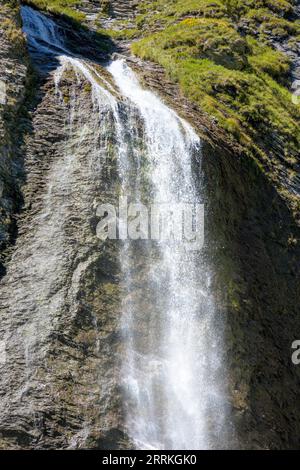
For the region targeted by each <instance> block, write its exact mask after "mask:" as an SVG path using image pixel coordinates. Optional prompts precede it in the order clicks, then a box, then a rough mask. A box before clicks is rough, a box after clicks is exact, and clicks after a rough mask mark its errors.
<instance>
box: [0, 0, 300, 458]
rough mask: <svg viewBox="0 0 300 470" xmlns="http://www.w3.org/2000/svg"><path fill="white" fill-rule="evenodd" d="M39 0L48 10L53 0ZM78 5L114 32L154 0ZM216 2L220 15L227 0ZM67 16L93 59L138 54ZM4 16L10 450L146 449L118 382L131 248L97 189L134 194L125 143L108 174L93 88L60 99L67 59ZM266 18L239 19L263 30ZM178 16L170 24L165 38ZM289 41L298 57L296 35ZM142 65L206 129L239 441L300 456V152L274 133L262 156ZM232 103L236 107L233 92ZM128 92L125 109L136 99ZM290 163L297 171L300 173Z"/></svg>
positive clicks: (2, 223)
mask: <svg viewBox="0 0 300 470" xmlns="http://www.w3.org/2000/svg"><path fill="white" fill-rule="evenodd" d="M26 3H31V4H32V3H34V4H38V6H39V7H42V8H44V7H45V5H44V4H45V2H26ZM46 3H47V2H46ZM53 3H55V2H53ZM58 3H59V2H58ZM76 3H77V4H78V3H80V5H79V8H78V7H77V6H76V7H75V8H74V11H75V12H76V13H78V12H79V13H80V14H81V15H84V20H82V21H83V23H84V24H85V25H87V26H88V27H90V28H91V29H92V30H93V34H95V31H97V29H98V26H97V21H99V18H100V22H101V27H102V28H103V27H104V28H105V27H106V28H116V30H119V29H120V30H125V29H126V28H127V27H128V24H129V26H130V28H131V29H133V28H135V27H136V24H135V20H134V18H135V16H134V12H136V9H137V8H139V7H140V5H139V2H135V1H132V2H125V1H117V0H115V1H110V2H105V1H103V2H100V5H99V2H93V1H82V2H76ZM179 3H180V2H179ZM181 3H182V2H181ZM191 3H193V2H191ZM205 3H209V2H205ZM215 3H216V5H215V6H214V11H215V10H218V8H217V6H218V5H219V3H220V2H215ZM221 3H222V4H223V2H221ZM271 3H276V2H271ZM284 3H287V2H284ZM289 3H290V2H289ZM50 4H52V2H48V5H47V8H48V7H50V6H51V5H50ZM219 6H220V5H219ZM53 8H54V7H53ZM220 8H221V7H220ZM72 11H73V10H72ZM193 11H194V10H193V9H192V11H191V12H189V13H188V15H187V18H189V17H190V16H194V13H193ZM218 11H219V14H220V15H221V13H222V11H221V10H218ZM220 11H221V13H220ZM54 13H55V19H56V21H58V23H59V24H60V25H61V27H62V28H63V30H64V31H65V32H66V35H67V36H68V38H69V45H70V48H72V47H73V48H74V49H73V50H74V51H75V49H77V48H78V49H80V53H81V54H82V55H83V56H84V57H85V58H86V60H90V61H95V60H97V61H98V62H99V61H100V62H101V60H102V61H105V60H106V59H108V58H109V57H110V55H111V54H112V53H113V52H115V51H118V52H119V53H120V52H122V53H123V54H126V56H127V57H128V56H129V52H128V47H127V45H128V40H129V39H128V33H126V34H127V37H126V34H125V36H124V37H123V38H121V42H120V43H119V42H118V40H117V39H116V37H115V35H113V34H111V35H110V36H111V38H107V37H103V36H101V35H103V34H104V32H103V31H102V29H101V32H100V33H101V34H100V33H99V31H98V33H97V34H96V36H95V35H94V36H93V35H91V33H90V32H89V31H87V30H86V29H80V27H81V24H80V25H79V24H78V19H77V20H76V21H75V19H74V17H73V18H72V22H69V20H68V12H67V13H66V12H64V17H63V18H62V17H61V16H60V15H59V13H60V12H59V10H54ZM146 13H147V12H145V11H144V14H145V15H146ZM184 15H185V16H184V19H187V18H186V14H184ZM204 16H206V13H205V15H204ZM208 16H209V15H208ZM81 18H82V17H81ZM0 19H1V26H0V29H1V51H0V54H1V65H0V74H1V75H0V79H1V80H2V82H3V83H4V84H5V97H4V98H3V99H2V104H1V105H0V106H1V108H0V112H1V122H0V125H1V128H0V131H1V135H0V138H1V159H0V210H1V220H0V244H1V245H0V248H1V273H0V274H1V276H2V277H3V279H2V285H1V320H0V332H1V337H0V340H1V341H5V344H6V354H7V357H8V358H10V359H9V360H8V361H6V362H5V363H3V364H2V363H1V364H0V367H1V385H0V395H1V407H0V447H1V448H5V449H15V448H17V449H21V448H26V449H28V448H34V449H39V448H42V449H45V448H46V449H49V448H57V449H61V448H128V447H130V446H131V445H132V444H131V443H130V442H129V438H128V436H127V435H126V432H125V430H124V410H123V406H122V400H121V390H120V385H119V382H118V374H119V369H120V356H121V355H122V339H121V335H120V315H121V307H120V299H121V297H122V290H121V285H120V266H119V265H118V262H117V261H116V260H117V259H118V256H117V254H116V253H117V246H116V245H115V244H114V243H111V244H110V245H109V246H108V249H107V250H102V246H101V243H100V241H99V240H98V239H97V238H96V237H95V226H96V223H97V222H96V220H95V205H96V204H97V203H99V200H98V199H97V197H96V195H98V194H99V193H100V194H105V195H106V196H108V197H111V198H112V200H113V198H114V197H115V194H117V193H118V190H119V181H118V177H117V174H116V161H115V154H114V150H113V148H110V149H109V151H108V152H107V155H106V157H105V156H103V158H104V157H105V158H107V162H106V165H105V167H106V170H105V172H102V171H100V168H99V165H98V162H97V159H96V156H95V155H93V154H91V152H90V150H91V148H96V149H97V151H100V150H99V149H101V148H102V147H103V146H102V147H101V144H103V142H100V141H96V142H95V134H96V133H95V127H96V126H97V122H96V121H95V112H94V107H93V106H94V105H93V100H92V96H91V89H90V85H89V83H88V82H87V81H85V80H83V79H82V78H81V80H77V81H76V75H75V73H74V70H72V69H70V70H68V71H67V72H66V73H64V75H63V77H62V78H61V85H60V90H59V93H60V94H59V95H58V90H57V89H56V87H55V81H54V80H53V71H54V70H55V68H56V66H57V64H55V63H54V64H51V63H48V64H45V63H43V60H41V58H40V57H38V56H36V55H34V54H32V51H31V62H30V60H29V51H28V49H27V48H26V46H25V44H24V37H23V34H22V32H21V23H20V16H19V5H18V2H14V1H10V2H2V4H1V7H0ZM177 19H178V20H179V19H182V17H181V16H180V15H179V16H178V17H177ZM250 19H251V21H250V20H249V18H248V20H249V21H248V23H247V24H243V25H242V24H240V25H239V26H240V27H241V28H242V27H244V28H246V27H247V28H250V27H252V28H253V21H254V20H253V18H252V17H251V18H250ZM239 20H240V18H239ZM74 21H75V22H76V26H77V27H78V28H79V29H77V28H75V26H74ZM118 21H123V22H124V21H125V25H124V24H123V25H121V26H120V24H119V23H118ZM164 21H165V18H159V17H157V18H156V17H155V18H154V23H152V24H154V29H153V31H152V32H154V33H157V32H158V31H159V29H160V28H159V25H160V22H161V24H162V26H163V25H164ZM255 21H258V20H255ZM80 23H81V20H80ZM141 24H144V23H141ZM149 24H150V23H149ZM275 35H276V34H275ZM96 40H97V43H96V42H95V41H96ZM271 40H272V41H274V38H273V37H271ZM79 43H80V47H78V44H79ZM276 47H279V48H281V49H282V50H283V51H285V53H286V47H287V42H284V43H283V42H282V41H281V42H280V44H279V46H278V44H277V43H276ZM136 50H137V49H136ZM295 50H296V49H295V48H294V53H293V54H294V56H293V60H294V64H295V66H294V73H295V75H294V78H295V77H296V78H297V68H296V72H295V67H297V61H298V56H297V53H295ZM76 52H77V50H76ZM295 54H296V56H295ZM140 55H142V56H143V54H142V53H141V54H140ZM145 57H148V56H147V54H146V55H145ZM149 58H152V57H149ZM128 61H129V62H130V63H131V65H132V67H133V68H134V69H135V70H136V72H137V73H138V74H139V76H140V78H141V79H142V80H143V83H144V84H145V86H147V87H149V88H150V89H153V90H155V92H156V93H157V94H159V95H160V96H161V97H163V99H164V100H165V101H166V102H167V103H168V104H169V105H170V106H171V107H173V108H174V109H176V111H177V112H178V113H179V114H180V115H181V116H182V117H184V118H186V119H187V120H188V121H189V122H191V123H192V124H193V126H194V127H195V128H196V129H197V131H198V133H199V134H200V135H201V137H202V138H203V171H204V174H205V186H206V199H207V201H206V206H207V213H208V217H207V219H208V221H209V222H208V226H207V238H208V239H209V240H210V244H209V246H208V248H207V249H208V251H209V254H210V256H211V258H212V259H213V260H214V266H215V272H216V274H215V277H214V280H213V283H214V288H215V292H216V298H217V308H218V313H219V314H220V316H222V318H226V322H227V328H226V350H227V357H228V364H229V366H228V369H229V379H230V401H231V403H230V405H231V408H232V416H233V421H234V424H235V428H236V439H237V442H238V443H237V442H236V441H234V442H232V443H231V444H232V446H234V447H240V448H247V449H253V448H257V449H296V448H297V447H298V446H299V434H300V428H299V423H300V409H299V405H298V403H299V390H298V384H299V375H300V369H299V367H298V368H297V367H296V366H295V365H293V364H292V362H291V344H292V342H293V341H294V340H295V339H298V338H299V336H300V324H299V314H298V305H299V300H300V290H299V289H300V287H299V286H300V284H299V275H300V273H299V259H300V246H299V236H300V233H299V212H298V207H299V206H298V197H299V184H298V170H299V149H298V154H297V153H295V154H294V153H293V155H292V158H293V161H292V162H291V161H290V162H288V161H287V157H288V156H287V155H285V156H283V152H284V150H283V149H284V145H282V142H281V141H278V140H277V137H276V136H275V137H274V142H272V136H271V137H270V136H268V139H267V141H265V144H264V145H266V146H267V145H268V144H269V145H270V147H272V152H270V154H268V155H267V157H266V158H267V161H263V165H261V164H258V163H257V158H256V156H255V158H253V154H251V152H250V153H249V152H248V151H246V150H245V146H244V143H243V142H240V141H239V139H238V137H237V136H236V137H235V138H232V134H230V132H229V134H228V129H225V128H224V127H222V125H220V122H217V120H216V119H212V116H211V115H210V113H209V112H208V111H207V109H206V110H203V109H202V108H201V106H200V105H199V102H195V101H193V100H191V99H190V97H189V96H186V94H185V95H184V93H183V92H182V89H180V88H179V85H178V83H176V81H174V79H173V78H174V77H172V76H171V77H170V76H167V75H166V73H165V70H164V68H163V67H162V66H161V65H159V64H154V63H153V62H149V61H143V60H141V59H137V58H136V57H132V56H130V57H128ZM158 62H160V61H159V60H158ZM30 63H31V65H30ZM93 63H94V62H93ZM32 65H33V67H34V70H35V72H34V75H33V72H32V71H31V67H32ZM45 65H46V67H45ZM97 67H99V70H100V71H101V72H100V73H101V74H102V75H104V76H105V77H106V79H107V80H108V81H109V80H110V78H109V76H108V75H105V72H104V71H103V70H102V69H101V65H99V64H98V65H97ZM0 84H1V82H0ZM276 86H277V85H276ZM278 86H279V85H278ZM227 91H228V90H227ZM227 91H226V92H227ZM229 92H230V90H229ZM115 93H116V96H118V92H117V90H115ZM222 99H224V100H225V102H226V95H224V94H223V95H222ZM118 100H119V103H120V106H123V107H124V108H123V110H124V116H125V115H126V113H127V112H128V110H127V109H126V105H125V104H124V102H123V100H122V99H121V97H120V96H119V97H118ZM70 116H72V118H71V119H70ZM111 119H112V117H111V116H109V115H108V118H107V121H106V122H105V127H104V128H103V129H102V131H103V139H104V140H105V133H106V134H107V135H110V132H111V121H110V120H111ZM295 122H296V119H295ZM269 124H270V126H272V123H269ZM296 126H299V122H298V123H297V122H296ZM110 137H111V138H112V140H113V139H114V137H113V136H110ZM279 140H280V138H279ZM277 144H278V145H277ZM274 148H275V153H274V151H273V150H274ZM274 155H275V156H274ZM290 156H291V155H290ZM274 159H275V160H274ZM87 162H89V163H88V164H87ZM260 163H261V162H260ZM290 165H292V167H293V168H292V170H293V172H296V174H294V173H293V175H291V173H290V172H291V167H290ZM275 167H276V168H275ZM273 170H274V172H273ZM273 176H274V178H273ZM41 232H42V235H43V236H42V238H43V240H44V243H43V244H42V245H40V239H41V236H40V235H41ZM12 292H13V293H14V294H13V295H11V293H12ZM32 299H34V301H33V300H32ZM41 313H42V315H41ZM29 317H30V321H29ZM41 318H42V320H41Z"/></svg>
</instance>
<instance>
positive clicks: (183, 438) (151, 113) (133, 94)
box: [13, 7, 228, 450]
mask: <svg viewBox="0 0 300 470" xmlns="http://www.w3.org/2000/svg"><path fill="white" fill-rule="evenodd" d="M22 17H23V23H24V31H25V32H26V34H27V38H28V41H29V44H30V47H31V48H32V49H33V50H35V51H36V52H37V53H39V54H43V55H44V56H45V57H47V56H55V57H56V59H57V61H58V65H57V68H56V70H55V71H54V73H53V80H54V83H55V89H56V93H57V99H62V96H61V94H60V91H61V90H60V89H61V82H62V80H63V77H64V74H65V72H66V71H67V70H72V71H73V72H74V76H75V80H77V81H78V82H82V83H83V82H88V83H89V85H90V89H91V90H90V94H91V99H92V103H93V110H94V115H95V116H94V117H93V129H92V132H93V135H94V147H93V148H92V149H90V153H91V157H90V158H91V161H86V163H85V164H86V165H87V167H89V172H87V173H86V174H85V177H89V178H91V179H96V178H98V177H99V178H100V176H99V175H100V173H101V172H103V170H104V169H105V165H106V156H107V155H106V154H107V152H108V145H109V144H111V142H113V145H114V153H115V156H116V159H117V168H118V181H119V192H120V195H122V196H126V197H127V198H128V200H130V201H131V202H133V203H141V202H143V203H144V204H145V205H146V206H147V207H150V206H151V204H153V203H158V204H163V205H165V204H169V205H172V204H177V205H180V204H184V203H189V204H193V205H195V204H200V203H201V202H202V200H203V184H202V176H201V141H200V139H199V137H198V136H197V135H196V133H195V131H194V130H193V129H192V127H191V126H190V125H189V124H188V123H187V122H185V121H184V120H183V119H181V118H180V117H179V116H177V114H176V113H175V112H174V111H172V110H171V109H169V108H168V107H167V106H166V105H165V104H164V103H163V102H162V100H161V99H160V98H158V97H157V96H156V95H154V94H153V93H152V92H150V91H146V90H144V89H143V88H142V86H141V85H140V83H139V81H138V79H137V77H136V76H135V74H134V72H133V71H132V70H131V69H130V68H129V67H128V65H127V64H126V63H125V61H124V60H120V59H118V60H115V61H113V62H111V63H110V64H109V65H108V66H107V72H108V73H109V74H111V77H112V78H113V81H114V83H115V86H113V85H111V83H110V81H107V80H106V79H105V78H104V77H103V76H101V72H100V71H99V68H98V66H97V65H96V64H93V63H91V62H89V61H88V60H83V58H81V57H75V56H74V55H73V54H71V53H70V52H69V51H68V48H67V47H66V45H65V42H64V34H63V32H62V31H61V30H60V28H59V27H57V25H56V24H55V23H54V22H53V21H52V20H51V19H49V18H48V17H46V16H44V15H42V14H41V13H39V12H36V11H34V10H32V9H31V8H29V7H23V8H22ZM44 61H45V59H44ZM74 106H75V105H74V104H73V103H71V106H70V109H71V110H72V108H74ZM82 120H83V121H84V117H82ZM71 121H72V116H70V122H71ZM74 125H75V124H74ZM111 127H112V128H113V129H112V130H111V129H110V128H111ZM108 128H109V129H110V132H111V134H112V135H113V137H109V138H108V137H107V138H106V137H105V133H107V132H108ZM73 150H74V149H73ZM103 155H104V158H102V157H103ZM75 157H76V155H75ZM75 157H74V158H71V155H69V156H65V159H64V160H62V161H61V162H59V164H58V165H57V168H56V170H55V171H54V172H52V178H53V181H49V187H48V194H47V195H46V196H45V203H44V207H45V211H46V212H45V213H42V214H41V216H44V217H45V218H46V219H47V218H48V219H47V220H49V225H51V226H52V227H55V231H56V232H58V233H57V234H56V232H55V234H56V236H57V240H58V241H59V243H61V246H60V247H57V246H53V243H52V242H51V237H53V233H52V231H48V229H47V225H46V226H45V225H44V228H43V233H40V232H37V233H36V239H34V241H33V243H32V250H33V251H34V253H33V256H35V257H36V258H38V257H39V256H41V255H42V254H43V253H42V250H43V248H42V247H41V246H40V238H42V237H43V240H44V241H45V240H46V242H47V240H48V244H49V245H48V251H49V253H47V255H48V256H49V260H50V263H52V262H53V270H52V272H53V273H54V274H53V275H55V276H56V275H57V276H59V275H60V273H59V270H60V266H59V265H58V264H56V259H57V256H56V252H57V251H59V250H62V249H63V247H64V243H65V241H64V235H63V233H62V231H63V229H62V223H63V221H64V217H65V214H64V210H67V208H65V203H64V198H62V205H61V208H60V212H59V214H56V213H55V212H53V211H52V206H51V197H52V193H53V191H57V192H59V191H60V186H59V185H62V187H61V189H62V190H63V188H64V185H65V186H66V185H67V181H68V178H70V176H72V175H73V174H75V173H76V172H78V171H79V170H78V167H77V165H79V163H77V162H76V159H75ZM82 165H83V163H82V162H81V166H82ZM93 165H94V166H93ZM94 167H96V168H97V169H98V170H99V173H97V172H96V173H95V172H94V171H93V168H94ZM98 170H97V171H98ZM51 191H52V193H51ZM99 191H100V190H99ZM99 196H101V194H99ZM82 197H83V198H84V197H85V195H84V194H83V195H82ZM117 199H118V198H117V197H116V198H115V200H117ZM108 202H111V201H108ZM53 210H54V209H53ZM54 245H55V244H54ZM119 246H120V250H119V260H120V266H121V273H120V283H121V287H122V293H123V295H122V317H121V318H120V323H121V330H122V344H123V346H122V353H121V355H122V367H121V370H120V383H121V384H122V390H123V403H124V409H125V413H126V416H125V423H124V426H125V428H126V430H127V432H128V434H129V436H130V438H131V439H132V441H133V443H134V445H135V447H137V448H139V449H178V450H179V449H212V448H225V447H226V445H227V442H226V433H227V428H228V412H227V399H226V387H225V374H226V371H225V366H224V357H223V344H222V343H223V337H222V335H223V321H222V319H221V318H219V317H218V315H217V312H216V307H215V300H214V292H213V288H212V277H213V270H212V266H211V265H210V263H209V260H207V256H206V253H205V249H204V250H203V249H199V250H188V249H186V246H185V245H184V244H182V243H180V242H178V240H177V241H176V240H172V239H170V240H168V239H167V238H166V239H160V240H156V241H152V240H123V241H120V243H119ZM51 250H52V251H51ZM60 259H62V254H61V253H60ZM31 261H32V260H31ZM37 262H38V260H37ZM54 265H55V269H54ZM24 269H25V268H24ZM45 269H46V267H45ZM45 269H44V271H42V272H41V273H40V274H39V276H37V278H36V282H37V283H38V284H36V286H37V287H36V288H39V286H43V288H44V290H45V299H44V300H45V302H46V299H48V298H49V296H50V295H51V292H50V290H51V289H50V286H49V290H47V291H46V286H45V284H47V282H49V279H48V277H47V275H46V271H45ZM54 282H55V279H53V283H54ZM39 283H40V284H39ZM34 294H35V291H34V287H33V286H30V285H29V286H27V287H26V298H27V301H28V299H29V300H30V296H32V295H34ZM17 301H18V299H17V300H16V301H15V303H14V306H13V308H14V309H15V310H18V305H17ZM42 301H43V298H42ZM59 301H60V302H63V299H62V297H61V296H60V297H59ZM47 302H48V300H47ZM53 302H54V300H53ZM50 305H51V304H50ZM48 306H49V303H48V304H47V305H46V307H47V308H48ZM46 307H45V308H46ZM53 308H54V307H53ZM45 316H46V314H45ZM32 321H34V320H32ZM40 321H41V320H39V322H40ZM48 322H50V319H48ZM49 328H50V326H49ZM27 330H28V328H27ZM99 393H101V391H100V390H99Z"/></svg>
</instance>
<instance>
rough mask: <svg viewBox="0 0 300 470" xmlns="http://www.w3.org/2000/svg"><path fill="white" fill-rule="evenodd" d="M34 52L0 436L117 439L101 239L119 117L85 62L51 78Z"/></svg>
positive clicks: (8, 284) (8, 286) (114, 352)
mask: <svg viewBox="0 0 300 470" xmlns="http://www.w3.org/2000/svg"><path fill="white" fill-rule="evenodd" d="M33 60H34V61H38V62H37V64H38V67H39V69H38V70H39V71H40V72H42V75H41V78H40V81H39V86H38V88H39V89H38V96H37V97H36V99H35V109H34V111H33V113H32V116H31V118H30V117H29V116H28V117H27V120H26V125H27V127H28V128H30V129H31V130H30V133H27V136H26V144H25V145H24V147H23V151H24V155H23V156H24V161H25V163H24V172H25V174H26V183H25V185H24V186H23V196H24V207H23V212H22V216H21V217H20V220H19V224H18V229H19V233H18V239H17V243H16V246H15V249H14V253H13V256H12V259H11V260H10V263H9V264H8V269H7V275H6V276H5V277H4V279H3V283H2V285H1V326H0V336H1V351H2V353H3V351H5V354H3V355H2V356H1V364H0V367H1V385H0V395H1V407H0V422H1V424H0V436H1V437H0V445H1V448H80V447H84V448H88V447H91V448H93V447H104V448H105V447H113V448H115V447H118V446H119V445H120V444H119V442H120V441H122V439H123V440H124V439H125V437H124V435H123V433H122V416H121V415H122V406H121V404H120V400H119V397H120V393H119V381H118V359H117V356H118V353H119V351H118V350H119V348H120V339H119V329H120V320H119V307H118V305H119V303H118V285H117V275H118V273H119V269H118V266H117V264H118V257H117V255H116V253H115V247H114V245H113V242H112V244H111V246H106V249H105V251H104V250H103V247H102V246H101V242H100V241H99V240H98V238H97V237H96V225H97V220H96V207H97V204H99V203H100V202H101V195H102V196H103V197H104V196H105V198H106V200H107V198H109V195H110V194H115V192H116V187H115V185H116V184H117V180H116V168H115V159H114V154H115V151H114V148H113V141H114V135H113V128H112V122H113V116H112V114H111V110H110V107H109V106H108V105H107V103H106V101H105V93H104V92H103V97H102V98H103V103H102V104H103V107H102V106H101V109H100V107H99V108H97V109H96V108H95V102H94V100H93V99H92V93H91V91H92V90H91V84H90V82H89V81H87V80H85V78H84V76H82V75H81V74H80V71H79V70H76V69H75V68H73V67H72V66H70V67H67V68H66V70H63V71H62V75H61V76H60V75H59V76H57V77H56V79H54V78H55V77H54V76H53V74H52V72H51V68H55V67H54V66H53V67H51V57H50V58H49V61H48V63H47V64H46V69H43V65H44V64H43V60H42V59H41V56H40V55H37V56H33ZM55 60H56V59H54V58H53V61H54V62H55ZM57 66H58V64H56V67H57ZM40 72H38V73H40ZM58 82H59V86H58ZM56 86H57V88H56ZM100 98H101V97H100ZM100 115H101V119H100ZM100 122H101V123H102V124H99V123H100ZM108 142H111V151H109V149H108ZM12 292H13V295H12ZM2 345H3V347H2ZM123 446H126V443H124V442H123Z"/></svg>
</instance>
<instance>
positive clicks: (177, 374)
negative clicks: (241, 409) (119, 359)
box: [108, 60, 227, 449]
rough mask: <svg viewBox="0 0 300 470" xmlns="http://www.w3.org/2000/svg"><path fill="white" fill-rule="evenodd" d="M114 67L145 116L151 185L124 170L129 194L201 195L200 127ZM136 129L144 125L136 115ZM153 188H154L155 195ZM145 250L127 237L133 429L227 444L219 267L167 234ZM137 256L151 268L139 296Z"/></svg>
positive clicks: (183, 443) (179, 444) (155, 443)
mask: <svg viewBox="0 0 300 470" xmlns="http://www.w3.org/2000/svg"><path fill="white" fill-rule="evenodd" d="M108 70H109V71H110V72H111V74H112V75H113V77H114V79H115V82H116V83H117V85H118V88H119V89H120V91H121V93H122V95H123V96H124V97H126V98H127V99H128V100H129V102H130V103H131V106H132V107H133V108H134V109H135V110H137V112H138V114H139V115H140V116H141V119H142V121H143V124H144V127H143V141H144V155H143V158H140V160H137V161H136V165H137V166H138V167H139V168H140V172H142V173H143V172H146V177H145V179H146V183H145V181H143V180H142V178H139V179H138V180H136V183H135V185H134V184H133V181H132V178H131V177H130V174H129V173H128V174H127V175H123V191H124V193H125V194H126V195H127V196H128V197H129V198H131V199H133V200H135V201H137V200H138V201H137V202H140V199H139V198H141V197H142V199H143V198H144V200H145V199H146V201H147V202H148V204H151V203H152V202H155V201H156V202H158V203H161V204H167V205H170V207H172V204H174V203H175V204H176V203H182V202H187V203H199V202H200V201H201V192H202V188H201V184H199V179H201V177H200V175H199V171H200V158H201V142H200V140H199V138H198V137H197V135H196V134H195V132H194V131H193V129H192V128H191V127H190V126H189V125H188V124H187V123H186V122H184V121H183V120H181V119H180V118H179V117H178V116H177V115H176V114H175V113H174V112H173V111H171V110H170V109H169V108H167V107H166V106H165V105H164V104H163V103H162V102H161V100H160V99H159V98H157V97H156V96H155V95H154V94H153V93H151V92H149V91H145V90H144V89H142V87H141V86H140V84H139V82H138V80H137V79H136V77H135V75H134V73H133V72H132V71H131V70H130V69H129V68H128V66H127V65H126V64H125V63H124V62H123V61H120V60H119V61H115V62H113V63H112V64H111V65H110V66H109V68H108ZM133 115H134V114H133ZM129 119H130V116H129ZM129 127H130V128H131V129H132V130H133V131H132V132H134V129H135V122H134V120H132V122H131V124H130V126H129ZM194 160H195V161H194ZM193 162H194V163H195V164H196V168H197V172H198V174H197V175H195V174H193V170H192V167H193ZM145 186H146V188H147V187H148V188H151V189H150V190H148V192H147V190H146V194H145ZM142 252H143V255H142V258H143V261H142V262H141V264H138V263H139V262H138V257H139V253H140V249H136V248H135V246H134V243H132V242H129V243H127V244H125V246H124V247H123V252H122V260H123V270H124V275H125V278H126V280H127V286H126V288H127V296H125V298H124V301H123V314H124V316H123V326H124V334H125V335H126V339H127V356H126V360H125V361H124V367H123V379H124V382H125V389H126V390H127V399H128V403H129V405H128V406H127V413H128V414H127V419H128V426H129V429H130V430H131V435H132V437H133V438H134V440H135V442H136V444H137V445H138V446H139V447H140V448H154V449H168V448H169V449H209V448H213V447H215V446H217V447H222V446H224V445H225V446H226V432H225V428H226V426H225V419H226V414H227V413H226V404H225V399H224V396H225V390H224V388H223V386H224V382H223V381H222V380H224V376H223V373H222V367H223V364H222V351H221V346H222V325H221V322H220V323H219V325H218V324H216V320H217V319H216V314H215V307H214V299H213V292H212V291H211V288H210V284H211V273H210V268H209V265H208V264H207V263H206V262H205V261H204V256H203V255H202V254H201V253H199V252H198V251H186V247H185V246H184V245H183V244H182V243H179V245H178V244H176V245H175V247H174V243H172V241H171V240H167V239H166V240H162V241H160V242H159V243H158V247H157V249H156V251H155V249H154V248H153V246H152V245H151V244H146V243H145V246H144V247H143V249H142ZM137 264H138V269H139V270H140V271H144V272H145V273H146V274H144V276H143V277H142V281H140V294H139V295H137V299H135V300H133V299H132V292H134V290H135V289H136V285H137V284H138V276H137V274H136V270H137ZM141 276H142V274H141ZM147 303H148V305H147ZM141 323H142V324H143V328H140V326H139V325H140V324H141Z"/></svg>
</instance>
